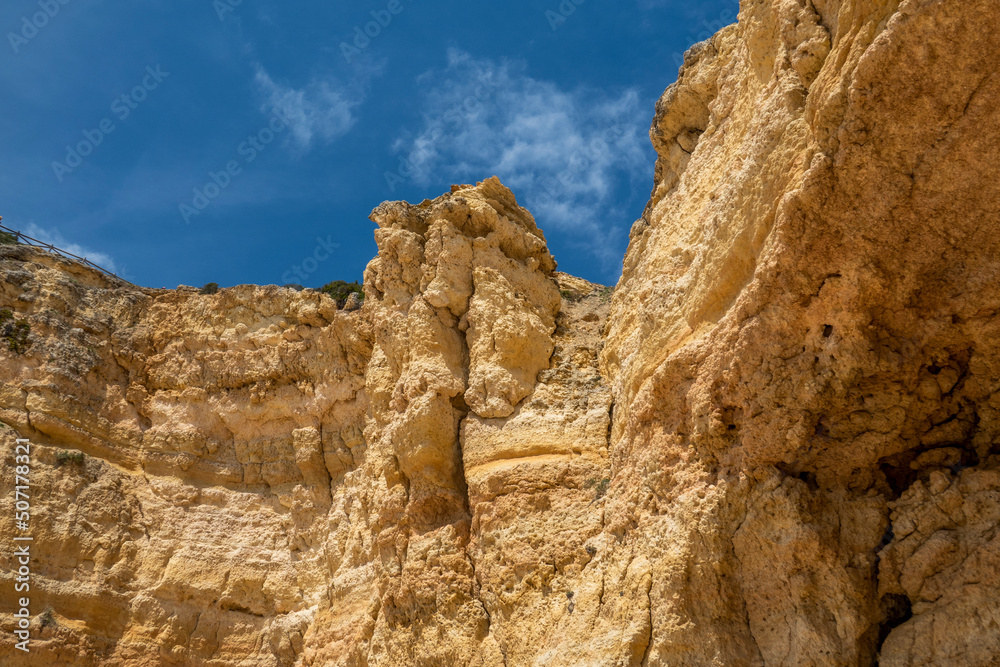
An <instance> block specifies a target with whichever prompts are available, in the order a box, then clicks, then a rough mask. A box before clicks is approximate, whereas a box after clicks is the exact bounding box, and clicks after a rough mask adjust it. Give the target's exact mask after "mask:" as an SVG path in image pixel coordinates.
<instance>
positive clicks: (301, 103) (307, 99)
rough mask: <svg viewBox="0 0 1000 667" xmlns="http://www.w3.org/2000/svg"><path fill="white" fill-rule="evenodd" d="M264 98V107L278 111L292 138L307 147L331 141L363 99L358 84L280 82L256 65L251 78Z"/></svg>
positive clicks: (344, 131) (349, 124)
mask: <svg viewBox="0 0 1000 667" xmlns="http://www.w3.org/2000/svg"><path fill="white" fill-rule="evenodd" d="M254 81H255V83H256V84H257V88H258V90H259V91H260V93H261V95H262V96H263V97H264V100H265V101H264V105H263V108H264V109H265V110H268V111H270V110H276V111H279V112H280V114H281V115H282V117H284V118H286V119H287V120H288V122H289V124H290V130H291V133H292V139H293V141H294V142H295V143H296V144H297V145H298V147H299V148H300V149H302V150H309V148H310V147H311V146H312V145H313V142H314V141H315V140H317V139H321V140H323V141H333V140H334V139H338V138H340V137H342V136H344V135H345V134H347V132H348V130H350V129H351V127H353V126H354V123H355V122H356V120H357V118H356V117H355V116H354V109H355V107H357V106H358V105H360V104H361V103H362V102H363V101H364V95H363V93H362V91H361V90H360V88H359V87H358V86H351V87H350V88H346V87H342V86H340V85H339V84H338V83H337V82H336V81H333V80H330V81H319V80H313V81H311V82H310V83H309V84H308V85H306V86H305V87H303V88H292V87H290V86H285V85H282V84H280V83H278V82H276V81H274V79H272V78H271V76H270V75H269V74H268V73H267V72H266V71H265V70H264V68H262V67H260V66H258V67H257V74H256V76H255V77H254Z"/></svg>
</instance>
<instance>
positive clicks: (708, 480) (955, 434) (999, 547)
mask: <svg viewBox="0 0 1000 667" xmlns="http://www.w3.org/2000/svg"><path fill="white" fill-rule="evenodd" d="M998 65H1000V14H998V13H997V12H996V8H995V7H994V6H992V4H991V3H988V2H985V0H983V1H979V0H970V1H966V2H958V1H957V0H915V1H909V0H908V1H906V2H902V3H898V2H892V1H884V2H882V1H876V0H843V1H838V0H824V1H823V2H820V1H819V0H814V1H813V2H805V1H799V0H756V1H754V2H749V1H745V2H744V3H743V6H742V9H741V13H740V20H739V23H738V24H737V25H734V26H730V27H728V28H726V29H724V30H723V31H721V32H720V33H719V34H717V35H716V36H715V37H714V38H712V39H711V40H709V41H707V42H704V43H702V44H699V45H697V46H696V47H694V48H693V49H692V50H691V51H690V52H689V53H688V54H687V57H686V59H685V64H684V67H683V68H682V70H681V72H680V76H679V80H678V82H677V83H676V84H674V85H673V86H671V87H670V88H668V89H667V91H666V92H665V93H664V95H663V97H662V98H661V100H660V101H659V103H658V104H657V107H656V112H655V118H654V121H653V127H652V131H651V138H652V141H653V145H654V147H655V148H656V151H657V154H658V159H657V163H656V167H655V185H654V190H653V193H652V197H651V200H650V203H649V205H648V207H647V208H646V211H645V213H644V214H643V216H642V218H641V219H640V220H639V221H638V222H636V224H635V225H634V227H633V229H632V233H631V243H630V245H629V250H628V253H627V255H626V257H625V262H624V269H623V275H622V278H621V281H620V282H619V284H618V286H617V288H615V289H614V290H612V289H611V288H605V287H601V286H598V285H593V284H591V283H588V282H586V281H583V280H580V279H577V278H573V277H571V276H567V275H565V274H562V273H559V272H557V271H556V263H555V261H554V259H553V258H552V256H551V254H550V252H549V250H548V247H547V245H546V242H545V237H544V235H543V233H542V232H541V231H540V230H539V229H538V227H537V225H536V223H535V220H534V219H533V218H532V216H531V214H530V213H529V212H528V211H527V210H525V209H524V208H522V207H521V206H519V205H518V203H517V201H516V199H515V197H514V195H513V194H512V193H511V192H510V191H509V190H508V189H507V188H505V187H504V186H503V185H501V184H500V182H499V181H498V180H496V179H495V178H494V179H488V180H486V181H483V182H482V183H480V184H478V185H476V186H471V185H463V186H455V187H454V188H453V189H452V192H450V193H448V194H445V195H443V196H441V197H439V198H437V199H435V200H428V201H425V202H423V203H421V204H418V205H411V204H406V203H386V204H383V205H381V206H379V207H378V208H376V209H375V211H374V212H373V213H372V219H373V220H374V221H375V222H376V223H377V224H378V229H377V230H376V232H375V237H376V241H377V244H378V256H377V257H376V258H375V259H374V260H373V261H372V262H371V264H369V266H368V269H367V271H366V272H365V299H364V301H363V306H361V307H360V308H356V306H357V305H358V304H357V303H356V302H352V309H350V310H349V309H343V310H338V308H337V303H336V302H334V301H333V300H331V299H330V298H328V297H327V296H325V295H323V294H321V293H319V292H316V291H311V290H305V291H294V290H291V289H283V288H277V287H255V286H240V287H234V288H229V289H224V290H221V291H220V292H219V293H217V294H201V293H199V291H198V290H195V289H191V288H180V289H178V290H149V289H140V288H135V287H132V286H129V285H125V284H122V283H119V282H117V281H114V280H113V279H110V278H106V277H103V276H101V275H100V274H97V273H95V272H92V271H90V270H88V269H84V268H81V267H79V266H77V265H74V264H71V263H69V262H67V261H64V260H60V259H58V258H55V257H53V256H51V255H48V254H46V253H42V252H40V251H36V250H32V249H30V248H25V247H20V246H0V308H8V309H10V310H11V311H13V313H14V316H15V317H16V318H18V319H21V318H23V319H24V320H26V321H27V322H28V323H29V324H30V326H31V333H30V335H29V341H30V347H29V348H28V349H27V350H24V351H23V352H22V353H18V352H16V351H12V350H9V349H8V346H7V345H6V344H5V345H3V347H2V348H0V379H2V384H0V421H2V422H3V423H4V424H5V427H4V428H0V447H2V452H3V459H2V464H0V531H2V533H3V534H4V535H13V534H18V530H17V528H16V526H15V524H14V516H15V505H14V500H15V495H14V488H13V487H14V480H15V459H14V454H15V440H16V438H18V437H22V438H29V439H30V440H31V442H32V455H31V456H32V461H31V472H30V477H31V485H32V499H31V505H32V508H31V534H32V536H33V537H34V541H33V542H32V546H31V591H30V597H31V613H32V632H33V639H32V650H31V653H30V654H22V653H21V652H19V651H17V650H16V649H15V648H14V643H13V641H6V642H2V643H0V662H4V663H5V664H6V663H7V662H10V663H11V664H25V665H39V666H46V667H47V666H50V665H95V666H96V665H122V666H126V665H128V666H132V665H135V666H144V665H151V666H152V665H157V666H159V665H212V666H224V665H233V666H237V665H239V666H245V665H254V666H256V665H261V666H278V665H281V666H285V665H305V666H320V665H335V666H345V667H346V666H351V667H362V666H364V667H369V666H371V667H374V666H376V665H380V666H382V665H384V666H393V667H395V666H397V665H426V666H437V665H449V666H450V665H470V666H476V667H492V666H501V665H502V666H507V667H513V666H515V665H546V666H548V665H556V666H561V665H565V666H567V667H568V666H571V665H573V666H576V665H607V666H615V667H617V666H625V665H629V666H639V665H650V666H651V665H718V666H720V667H721V666H729V665H789V666H791V665H845V666H846V665H852V666H853V665H875V664H880V665H892V666H894V667H895V666H899V667H909V666H916V665H945V664H947V665H990V664H994V661H995V660H996V656H997V655H1000V603H998V602H997V601H998V600H1000V574H998V573H1000V537H998V533H1000V395H998V393H997V392H998V391H1000V354H998V345H997V341H998V340H1000V316H998V313H1000V220H998V215H1000V214H998V211H1000V186H998V185H997V181H998V179H997V175H998V174H997V172H998V171H1000V166H998V165H1000V159H998V158H1000V155H998V153H1000V118H998V112H997V111H996V109H997V104H996V102H997V101H998V98H1000V75H998V74H996V71H997V70H998ZM15 548H16V547H15V545H14V543H13V542H11V541H10V540H9V539H5V540H3V541H0V552H2V554H3V556H4V559H5V561H6V562H11V563H12V562H13V553H14V549H15ZM13 571H14V569H13V568H7V569H5V570H4V571H3V572H2V573H0V591H2V593H0V600H2V601H4V605H3V609H0V612H2V613H0V621H2V626H3V627H4V628H5V629H9V628H12V627H13V626H14V621H15V619H14V616H13V615H12V611H13V609H14V606H15V604H14V603H15V601H16V598H17V597H18V594H16V593H15V592H14V584H15V581H14V574H13ZM49 610H50V611H49Z"/></svg>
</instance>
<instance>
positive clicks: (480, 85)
mask: <svg viewBox="0 0 1000 667" xmlns="http://www.w3.org/2000/svg"><path fill="white" fill-rule="evenodd" d="M419 83H420V84H421V88H422V90H423V91H424V96H423V99H422V100H421V104H422V107H423V111H424V120H423V122H422V124H421V127H420V128H419V129H418V130H417V131H416V132H414V133H411V134H408V135H405V136H403V137H401V138H400V139H398V140H396V142H395V143H394V145H393V148H394V150H395V151H396V152H397V153H398V154H399V155H400V157H401V158H402V160H403V167H402V169H401V171H400V173H401V174H404V175H409V177H412V178H413V179H414V180H415V181H416V182H417V183H419V184H421V185H429V184H430V183H432V182H435V181H440V180H450V181H451V182H455V183H457V182H470V181H473V180H482V179H483V178H486V177H488V176H490V175H493V174H496V175H497V176H499V177H500V179H501V180H502V181H503V182H504V183H505V184H506V185H507V186H508V187H510V188H511V189H512V190H513V191H514V193H515V194H516V195H517V196H518V199H519V201H520V202H521V203H523V204H524V205H525V206H526V207H527V208H528V209H529V210H530V211H531V212H532V213H533V214H534V215H535V217H536V219H537V220H538V223H539V225H540V226H541V227H542V228H543V229H546V228H549V229H552V228H558V229H561V230H569V231H573V232H575V233H577V238H578V239H579V240H580V241H581V242H583V243H585V244H586V245H587V246H589V248H590V250H591V251H592V252H593V253H594V254H595V255H596V256H597V257H598V258H600V259H601V260H602V261H603V262H605V263H606V264H610V263H616V262H620V261H621V254H620V253H621V250H622V249H623V246H624V238H625V236H624V235H623V230H624V231H627V229H628V226H629V225H630V224H631V223H632V218H634V217H636V216H637V215H638V213H639V212H638V211H634V212H626V211H620V210H614V207H615V201H616V199H617V198H618V195H620V193H621V190H622V189H623V188H625V189H627V188H628V187H629V186H630V184H631V183H632V182H633V179H640V180H639V181H638V182H641V183H642V184H643V186H645V184H646V181H650V180H651V170H652V166H651V162H650V158H649V156H648V155H647V154H646V153H644V151H643V147H644V146H645V145H646V144H647V143H648V139H647V138H646V127H647V126H648V117H649V115H650V113H651V111H650V110H648V109H643V108H641V105H640V103H639V97H638V94H637V93H636V91H635V90H625V91H622V92H620V93H618V94H607V93H604V92H599V91H593V90H586V89H576V90H565V89H562V88H560V87H559V86H557V85H556V84H554V83H551V82H548V81H542V80H538V79H534V78H532V77H530V76H528V75H526V74H525V73H524V65H523V64H522V63H519V62H501V63H496V62H494V61H491V60H477V59H474V58H472V57H471V56H470V55H469V54H467V53H465V52H462V51H458V50H451V51H449V53H448V64H447V67H446V68H445V69H444V70H442V71H432V72H428V73H426V74H424V75H422V76H421V77H420V81H419Z"/></svg>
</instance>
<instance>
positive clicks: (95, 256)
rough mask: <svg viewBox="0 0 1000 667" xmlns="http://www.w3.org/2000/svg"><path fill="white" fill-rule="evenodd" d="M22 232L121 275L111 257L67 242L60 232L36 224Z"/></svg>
mask: <svg viewBox="0 0 1000 667" xmlns="http://www.w3.org/2000/svg"><path fill="white" fill-rule="evenodd" d="M21 231H23V232H24V233H25V234H27V235H28V236H30V237H32V238H35V239H38V240H39V241H41V242H42V243H48V244H50V245H54V246H56V247H57V248H59V249H60V250H65V251H66V252H69V253H72V254H74V255H77V256H79V257H83V258H85V259H88V260H90V261H91V262H93V263H94V264H97V265H98V266H100V267H101V268H103V269H107V270H108V271H111V272H112V273H118V274H120V273H121V272H120V270H119V267H118V265H117V264H116V263H115V260H114V259H112V257H111V255H108V254H107V253H103V252H98V251H96V250H93V249H91V248H87V247H85V246H82V245H80V244H79V243H73V242H72V241H67V240H66V238H65V237H64V236H63V235H62V234H60V233H59V231H58V230H54V229H52V230H50V229H45V228H44V227H39V226H38V225H37V224H35V223H34V222H29V223H28V224H27V226H25V227H23V228H22V230H21Z"/></svg>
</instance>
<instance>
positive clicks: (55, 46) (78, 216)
mask: <svg viewBox="0 0 1000 667" xmlns="http://www.w3.org/2000/svg"><path fill="white" fill-rule="evenodd" d="M736 11H737V2H736V1H735V0H711V1H708V2H700V3H688V2H679V1H676V0H622V1H620V2H618V3H611V2H600V1H598V0H582V1H581V0H563V1H562V2H561V3H560V0H537V1H535V0H532V1H525V2H508V3H431V2H428V1H426V0H373V1H365V2H359V3H346V2H323V3H320V2H306V3H278V2H273V1H271V0H257V1H254V0H242V1H240V0H170V1H165V0H164V1H160V0H145V1H140V2H135V3H118V2H106V1H104V0H33V1H21V0H10V1H9V2H6V3H4V6H3V8H2V9H0V28H2V30H3V34H4V40H3V43H2V44H0V61H2V66H0V89H2V91H3V93H4V95H3V99H4V109H3V121H2V123H0V150H2V153H3V156H4V157H3V160H2V161H0V215H2V216H3V218H4V220H3V224H4V225H7V226H10V227H13V228H15V229H20V230H22V231H25V232H27V233H30V234H33V235H35V236H38V237H41V238H43V240H46V241H49V242H53V243H56V244H57V245H60V246H61V247H64V248H66V249H68V250H72V251H76V252H80V253H83V254H86V255H87V256H88V257H89V258H91V259H94V260H96V261H98V262H99V263H102V264H104V265H107V267H108V268H111V269H112V270H115V271H117V272H118V273H120V274H122V275H124V276H125V277H126V278H128V279H129V280H131V281H133V282H135V283H137V284H140V285H145V286H150V287H173V286H176V285H179V284H185V285H202V284H205V283H207V282H218V283H219V284H221V285H223V286H227V285H235V284H240V283H258V284H272V283H273V284H285V283H288V282H293V283H301V284H303V285H306V286H309V287H315V286H319V285H322V284H324V283H326V282H328V281H330V280H334V279H345V280H355V279H358V280H360V278H361V274H362V271H363V270H364V267H365V265H366V264H367V263H368V261H369V260H370V259H371V258H372V256H373V255H374V254H375V251H376V249H375V244H374V241H373V237H372V231H373V229H374V224H373V223H372V222H371V221H369V220H368V214H369V213H370V212H371V210H372V209H373V208H374V207H375V206H377V205H378V204H379V203H380V202H382V201H384V200H387V199H393V200H394V199H405V200H408V201H413V202H419V201H421V200H423V199H425V198H433V197H436V196H437V195H439V194H441V193H443V192H446V191H447V190H448V188H449V186H450V185H451V184H452V183H473V182H476V181H479V180H482V179H484V178H487V177H489V176H491V175H493V174H496V175H498V176H499V177H500V178H501V180H502V181H503V182H504V183H505V184H507V185H508V187H510V188H511V189H512V190H513V191H514V193H515V194H516V195H517V197H518V201H519V202H520V203H521V204H522V205H524V206H526V207H528V208H529V210H531V211H532V213H533V214H534V215H535V218H536V220H537V221H538V223H539V225H540V226H541V227H542V229H543V230H544V231H545V234H546V237H547V238H548V240H549V246H550V249H551V250H552V252H553V254H554V255H555V257H556V259H557V261H558V262H559V268H560V270H563V271H567V272H569V273H572V274H574V275H578V276H581V277H584V278H587V279H590V280H593V281H595V282H600V283H604V284H613V283H614V282H616V281H617V279H618V276H619V275H620V272H621V260H622V255H623V254H624V251H625V247H626V244H627V241H628V230H629V228H630V226H631V224H632V222H633V221H634V220H635V219H636V218H637V217H638V216H639V215H640V214H641V213H642V210H643V207H644V206H645V204H646V200H647V199H648V197H649V191H650V189H651V187H652V176H653V162H654V158H655V156H654V154H653V151H652V149H651V147H650V145H649V140H648V136H647V134H648V128H649V124H650V121H651V118H652V113H653V104H654V103H655V101H656V99H657V98H658V97H659V95H660V94H661V93H662V92H663V89H664V88H665V87H666V86H667V85H668V84H670V83H671V82H672V81H673V80H674V79H675V78H676V75H677V63H678V60H679V58H680V56H681V54H682V53H683V51H684V50H686V49H687V47H688V46H690V45H691V44H692V43H694V42H697V41H700V40H702V39H705V38H706V37H707V36H708V35H709V34H711V33H712V32H714V31H715V30H717V29H718V28H719V27H721V26H722V25H725V24H727V23H731V22H732V21H734V20H735V17H736ZM376 21H380V23H378V22H376ZM366 29H367V32H368V35H375V36H374V37H370V36H368V35H365V34H364V33H365V31H366ZM333 246H335V247H333Z"/></svg>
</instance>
